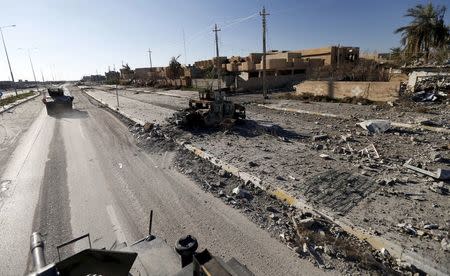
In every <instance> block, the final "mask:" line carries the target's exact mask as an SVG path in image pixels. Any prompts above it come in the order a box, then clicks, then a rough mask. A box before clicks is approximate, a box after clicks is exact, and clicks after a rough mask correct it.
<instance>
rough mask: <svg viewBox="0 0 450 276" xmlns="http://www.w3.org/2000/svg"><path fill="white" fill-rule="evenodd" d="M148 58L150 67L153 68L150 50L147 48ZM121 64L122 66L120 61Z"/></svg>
mask: <svg viewBox="0 0 450 276" xmlns="http://www.w3.org/2000/svg"><path fill="white" fill-rule="evenodd" d="M147 52H148V59H149V61H150V68H153V64H152V51H151V50H150V49H148V51H147ZM122 66H123V62H122Z"/></svg>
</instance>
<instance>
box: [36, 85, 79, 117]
mask: <svg viewBox="0 0 450 276" xmlns="http://www.w3.org/2000/svg"><path fill="white" fill-rule="evenodd" d="M47 94H48V95H45V94H44V98H43V99H42V102H43V103H44V104H45V107H46V109H47V114H48V115H56V114H58V113H62V112H65V111H67V110H72V102H73V97H72V96H71V95H67V94H66V93H65V90H64V88H62V87H50V88H48V89H47Z"/></svg>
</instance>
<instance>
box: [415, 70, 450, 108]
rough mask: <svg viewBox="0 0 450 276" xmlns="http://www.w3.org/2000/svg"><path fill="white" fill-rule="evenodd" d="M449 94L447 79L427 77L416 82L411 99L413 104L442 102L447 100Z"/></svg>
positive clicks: (436, 76)
mask: <svg viewBox="0 0 450 276" xmlns="http://www.w3.org/2000/svg"><path fill="white" fill-rule="evenodd" d="M449 92H450V78H449V77H442V76H439V75H434V76H427V77H424V78H421V79H420V80H418V81H417V82H416V84H415V87H414V91H413V94H412V97H411V99H412V100H413V101H415V102H435V101H444V100H448V98H449Z"/></svg>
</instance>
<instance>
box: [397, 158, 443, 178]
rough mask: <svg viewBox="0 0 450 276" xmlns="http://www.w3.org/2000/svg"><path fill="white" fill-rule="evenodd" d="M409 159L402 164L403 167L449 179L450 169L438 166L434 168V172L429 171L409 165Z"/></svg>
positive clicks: (434, 176)
mask: <svg viewBox="0 0 450 276" xmlns="http://www.w3.org/2000/svg"><path fill="white" fill-rule="evenodd" d="M410 161H411V160H408V161H407V162H406V163H405V164H404V165H403V166H404V167H405V168H408V169H410V170H413V171H415V172H418V173H421V174H424V175H428V176H431V177H433V178H435V179H439V180H449V179H450V170H447V169H441V168H439V169H437V170H436V172H430V171H427V170H424V169H422V168H419V167H416V166H413V165H410V164H409V162H410Z"/></svg>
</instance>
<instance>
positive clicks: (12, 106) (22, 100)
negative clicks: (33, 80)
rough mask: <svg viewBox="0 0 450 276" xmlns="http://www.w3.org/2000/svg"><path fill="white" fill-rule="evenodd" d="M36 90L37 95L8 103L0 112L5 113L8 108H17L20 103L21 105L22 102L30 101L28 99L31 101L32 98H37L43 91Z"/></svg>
mask: <svg viewBox="0 0 450 276" xmlns="http://www.w3.org/2000/svg"><path fill="white" fill-rule="evenodd" d="M36 92H37V94H35V95H33V96H30V97H27V98H25V99H21V100H18V101H16V102H14V103H12V104H9V105H6V106H5V107H4V108H3V109H2V110H0V114H2V113H4V112H6V111H8V110H10V109H13V108H15V107H16V106H19V105H21V104H23V103H26V102H28V101H31V100H32V99H35V98H37V97H38V96H40V95H41V91H39V90H38V91H36Z"/></svg>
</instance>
